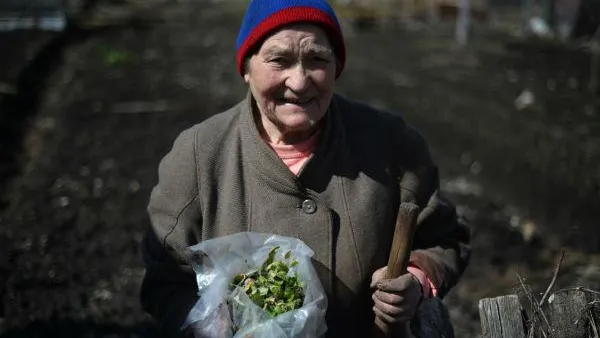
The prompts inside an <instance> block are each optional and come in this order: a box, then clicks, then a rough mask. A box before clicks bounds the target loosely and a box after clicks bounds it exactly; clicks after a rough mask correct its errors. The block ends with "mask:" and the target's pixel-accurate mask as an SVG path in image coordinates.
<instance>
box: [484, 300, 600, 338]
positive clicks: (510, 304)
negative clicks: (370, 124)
mask: <svg viewBox="0 0 600 338" xmlns="http://www.w3.org/2000/svg"><path fill="white" fill-rule="evenodd" d="M535 302H538V301H537V300H535ZM536 304H537V303H536ZM535 306H537V310H535V311H534V313H531V314H530V315H529V316H528V317H529V319H528V320H529V321H531V323H530V324H527V329H526V327H525V325H526V323H525V322H524V317H525V312H524V310H523V307H522V306H521V304H520V303H519V298H518V297H517V295H508V296H501V297H496V298H485V299H481V300H480V301H479V316H480V318H481V329H482V334H481V336H482V337H483V338H525V337H526V334H527V333H528V331H529V330H531V331H534V332H535V334H536V335H535V336H536V337H538V336H545V337H552V338H590V337H598V336H600V335H599V334H598V333H599V332H600V292H598V291H594V290H589V289H585V288H573V289H563V290H559V291H557V292H555V293H553V294H552V295H551V296H550V297H549V298H548V302H545V301H543V300H542V304H539V305H535ZM542 312H543V313H542ZM538 333H540V335H537V334H538ZM529 334H530V335H529V336H531V332H529Z"/></svg>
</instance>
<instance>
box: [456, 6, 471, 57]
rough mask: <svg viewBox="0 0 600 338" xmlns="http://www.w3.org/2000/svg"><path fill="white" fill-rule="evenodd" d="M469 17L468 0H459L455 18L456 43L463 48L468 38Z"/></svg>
mask: <svg viewBox="0 0 600 338" xmlns="http://www.w3.org/2000/svg"><path fill="white" fill-rule="evenodd" d="M469 16H470V4H469V0H460V1H459V8H458V17H457V18H456V31H455V36H456V42H458V44H459V45H461V46H464V45H466V44H467V40H468V38H469V21H470V20H469V19H470V18H469Z"/></svg>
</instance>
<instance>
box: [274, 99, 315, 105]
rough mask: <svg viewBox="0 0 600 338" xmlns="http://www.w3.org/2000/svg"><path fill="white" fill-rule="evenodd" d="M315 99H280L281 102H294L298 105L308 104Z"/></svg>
mask: <svg viewBox="0 0 600 338" xmlns="http://www.w3.org/2000/svg"><path fill="white" fill-rule="evenodd" d="M313 100H314V99H286V98H283V99H280V100H279V102H280V103H282V104H293V105H296V106H306V105H309V104H310V103H312V102H313Z"/></svg>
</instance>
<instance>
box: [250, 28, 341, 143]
mask: <svg viewBox="0 0 600 338" xmlns="http://www.w3.org/2000/svg"><path fill="white" fill-rule="evenodd" d="M335 69H336V64H335V56H334V53H333V48H332V46H331V44H330V43H329V39H328V38H327V35H326V34H325V32H324V31H323V30H322V29H321V28H319V27H317V26H314V25H309V24H298V25H292V26H288V27H286V28H283V29H281V30H279V31H277V32H276V33H274V34H273V35H271V36H270V37H269V38H267V39H266V40H265V41H264V42H263V44H262V46H261V47H260V49H259V50H258V52H257V53H256V54H254V55H252V56H251V57H250V59H249V60H248V63H247V67H246V74H245V75H244V79H245V81H246V82H247V83H248V84H249V86H250V90H251V92H252V94H253V96H254V99H255V100H256V104H257V106H258V109H259V111H260V113H261V119H262V122H263V127H264V128H265V129H266V130H267V132H269V128H270V127H271V128H273V127H275V128H277V130H279V132H281V133H283V134H285V133H287V132H302V131H309V130H311V128H313V127H315V126H316V124H317V123H318V122H319V121H320V120H321V118H323V116H324V115H325V113H326V111H327V108H328V107H329V103H330V101H331V97H332V96H333V89H334V85H335ZM265 124H266V125H265ZM269 124H271V126H269Z"/></svg>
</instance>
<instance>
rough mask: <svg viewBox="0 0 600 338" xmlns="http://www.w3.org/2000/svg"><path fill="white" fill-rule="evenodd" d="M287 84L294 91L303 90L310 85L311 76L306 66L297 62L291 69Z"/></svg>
mask: <svg viewBox="0 0 600 338" xmlns="http://www.w3.org/2000/svg"><path fill="white" fill-rule="evenodd" d="M285 85H286V86H287V87H288V88H289V89H291V90H293V91H294V92H302V91H305V90H306V89H308V87H309V86H310V77H309V74H308V72H307V70H306V68H305V67H304V66H303V65H302V64H301V63H299V64H297V65H296V66H294V67H293V68H291V69H290V73H289V75H288V77H287V80H286V82H285Z"/></svg>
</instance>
